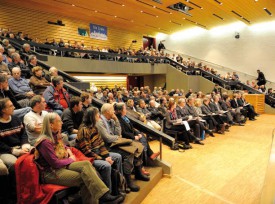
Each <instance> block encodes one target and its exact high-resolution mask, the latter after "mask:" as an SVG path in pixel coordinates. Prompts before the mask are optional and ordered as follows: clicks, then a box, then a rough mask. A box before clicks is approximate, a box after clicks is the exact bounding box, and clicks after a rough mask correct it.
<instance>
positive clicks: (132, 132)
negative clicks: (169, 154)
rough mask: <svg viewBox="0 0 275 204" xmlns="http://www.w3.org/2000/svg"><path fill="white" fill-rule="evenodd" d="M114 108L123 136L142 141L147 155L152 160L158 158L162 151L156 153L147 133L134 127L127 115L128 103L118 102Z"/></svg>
mask: <svg viewBox="0 0 275 204" xmlns="http://www.w3.org/2000/svg"><path fill="white" fill-rule="evenodd" d="M114 110H115V112H116V116H117V119H118V120H119V122H120V127H121V134H122V137H124V138H127V139H132V140H136V141H139V142H141V143H142V145H143V146H144V152H145V155H146V156H147V157H148V158H150V159H152V160H154V159H156V158H157V157H158V156H159V154H160V153H159V152H157V153H154V152H153V151H152V149H151V147H150V145H149V143H148V141H147V138H146V137H145V135H144V134H143V133H142V132H140V131H138V130H137V129H135V128H134V126H133V125H132V123H131V121H130V120H129V118H128V117H127V116H126V114H127V110H126V105H125V104H124V103H116V104H114Z"/></svg>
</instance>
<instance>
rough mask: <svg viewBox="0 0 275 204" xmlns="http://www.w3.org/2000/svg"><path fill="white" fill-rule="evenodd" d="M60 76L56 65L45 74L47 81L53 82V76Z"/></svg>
mask: <svg viewBox="0 0 275 204" xmlns="http://www.w3.org/2000/svg"><path fill="white" fill-rule="evenodd" d="M56 76H58V69H57V68H56V67H51V68H50V69H49V74H46V75H45V78H46V79H47V81H49V82H51V81H52V78H53V77H56Z"/></svg>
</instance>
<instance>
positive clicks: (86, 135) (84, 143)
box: [76, 107, 123, 190]
mask: <svg viewBox="0 0 275 204" xmlns="http://www.w3.org/2000/svg"><path fill="white" fill-rule="evenodd" d="M99 118H100V117H99V111H98V109H97V108H95V107H90V108H88V109H87V111H86V114H85V115H84V117H83V123H82V125H81V126H80V127H79V131H78V134H77V138H76V146H77V148H78V149H80V150H81V151H82V153H83V154H85V156H87V157H93V158H94V162H93V166H94V167H95V168H96V170H97V171H98V172H99V173H100V175H101V177H102V180H103V181H104V183H105V184H106V186H108V188H109V189H110V190H111V187H112V181H111V168H112V166H115V168H116V169H117V170H119V171H120V173H121V174H123V172H122V158H121V155H120V154H118V153H113V152H109V151H108V150H107V148H106V146H105V144H104V141H103V139H102V138H101V136H100V135H99V133H98V130H97V128H96V127H95V125H96V122H97V121H98V120H99Z"/></svg>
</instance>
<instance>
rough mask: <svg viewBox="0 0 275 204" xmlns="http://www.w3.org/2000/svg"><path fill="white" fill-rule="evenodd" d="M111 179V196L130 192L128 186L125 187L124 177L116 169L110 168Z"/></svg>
mask: <svg viewBox="0 0 275 204" xmlns="http://www.w3.org/2000/svg"><path fill="white" fill-rule="evenodd" d="M111 179H112V195H113V196H117V195H121V194H126V193H129V192H130V191H129V188H127V183H126V179H125V178H124V176H123V175H122V174H121V173H120V172H119V171H118V170H117V169H114V168H112V173H111Z"/></svg>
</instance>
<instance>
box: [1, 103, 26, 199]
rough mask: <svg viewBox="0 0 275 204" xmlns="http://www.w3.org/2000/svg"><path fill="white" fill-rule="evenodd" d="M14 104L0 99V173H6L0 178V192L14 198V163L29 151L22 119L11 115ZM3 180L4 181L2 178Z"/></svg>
mask: <svg viewBox="0 0 275 204" xmlns="http://www.w3.org/2000/svg"><path fill="white" fill-rule="evenodd" d="M13 113H14V106H13V104H12V102H11V101H10V99H9V98H4V99H0V161H1V160H2V161H3V163H2V162H1V163H0V171H1V172H0V173H1V174H8V176H4V177H2V179H1V182H0V183H1V184H0V185H4V188H5V189H2V186H1V187H0V190H1V194H2V193H3V192H4V191H5V192H6V193H5V194H6V195H5V194H3V195H4V196H5V197H11V198H14V195H12V193H13V192H15V171H14V165H15V162H16V160H17V158H18V157H20V156H21V155H24V154H26V153H28V152H29V150H30V144H29V143H28V136H27V134H26V133H25V130H24V126H23V124H22V122H21V121H22V120H20V119H19V118H18V117H16V116H14V115H13ZM3 179H4V180H5V181H4V180H3Z"/></svg>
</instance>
